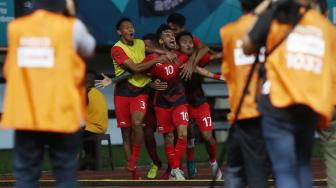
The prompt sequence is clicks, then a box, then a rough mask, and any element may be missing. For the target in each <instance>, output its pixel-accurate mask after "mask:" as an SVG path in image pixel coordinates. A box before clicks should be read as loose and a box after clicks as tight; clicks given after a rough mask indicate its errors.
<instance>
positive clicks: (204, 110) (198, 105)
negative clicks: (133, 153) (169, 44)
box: [176, 31, 222, 179]
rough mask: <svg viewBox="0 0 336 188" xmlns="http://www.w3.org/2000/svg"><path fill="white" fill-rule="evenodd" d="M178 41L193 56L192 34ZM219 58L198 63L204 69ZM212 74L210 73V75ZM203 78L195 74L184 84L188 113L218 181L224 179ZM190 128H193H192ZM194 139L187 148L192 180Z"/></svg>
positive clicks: (179, 36)
mask: <svg viewBox="0 0 336 188" xmlns="http://www.w3.org/2000/svg"><path fill="white" fill-rule="evenodd" d="M176 41H177V43H178V46H179V50H180V51H181V52H182V53H183V54H186V55H188V56H189V58H190V56H192V55H193V52H194V51H195V48H194V43H193V36H192V34H191V33H189V32H186V31H182V32H180V33H179V34H177V36H176ZM214 58H217V57H216V55H211V54H209V53H207V54H206V55H204V57H203V58H202V59H201V61H200V62H199V63H198V66H200V67H204V66H206V65H207V64H208V63H209V61H211V60H213V59H214ZM208 74H210V72H209V73H208ZM212 76H213V78H214V79H217V80H219V79H220V77H221V75H217V74H213V75H212ZM202 82H203V76H201V75H200V74H193V75H192V77H191V79H190V80H188V81H185V82H184V86H185V89H186V96H187V100H188V104H189V105H188V113H189V117H190V119H193V120H194V121H195V123H196V125H197V126H198V128H199V130H200V132H201V135H202V138H203V139H204V141H205V143H206V150H207V152H208V155H209V163H210V165H211V169H212V176H213V177H214V178H216V179H221V178H222V173H221V170H220V169H219V167H218V164H217V161H216V141H215V139H214V137H213V135H212V130H213V126H212V119H211V113H210V107H209V104H208V102H207V99H206V97H205V95H204V91H203V89H202ZM189 128H192V127H191V126H190V127H189ZM194 146H195V144H194V139H192V138H191V139H188V146H187V167H188V176H189V177H190V178H192V177H195V176H196V165H195V161H194Z"/></svg>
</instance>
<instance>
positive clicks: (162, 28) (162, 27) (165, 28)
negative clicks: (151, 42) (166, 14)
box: [156, 24, 170, 38]
mask: <svg viewBox="0 0 336 188" xmlns="http://www.w3.org/2000/svg"><path fill="white" fill-rule="evenodd" d="M168 30H170V28H169V27H168V25H166V24H161V25H160V26H159V28H158V29H157V30H156V36H157V37H158V38H160V37H161V35H162V33H164V32H165V31H168Z"/></svg>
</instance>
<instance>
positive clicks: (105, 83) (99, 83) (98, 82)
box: [95, 73, 112, 89]
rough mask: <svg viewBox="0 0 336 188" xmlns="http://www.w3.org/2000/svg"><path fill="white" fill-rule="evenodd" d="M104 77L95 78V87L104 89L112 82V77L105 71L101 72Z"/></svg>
mask: <svg viewBox="0 0 336 188" xmlns="http://www.w3.org/2000/svg"><path fill="white" fill-rule="evenodd" d="M101 75H102V77H103V78H104V79H102V80H95V87H96V88H102V89H104V88H105V87H106V86H108V85H110V84H112V79H111V78H109V77H108V76H106V75H105V74H104V73H101Z"/></svg>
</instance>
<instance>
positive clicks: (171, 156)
mask: <svg viewBox="0 0 336 188" xmlns="http://www.w3.org/2000/svg"><path fill="white" fill-rule="evenodd" d="M164 149H165V153H166V157H167V161H168V164H169V166H170V167H171V168H178V165H177V166H176V160H175V158H176V156H175V149H174V144H170V145H166V146H165V148H164Z"/></svg>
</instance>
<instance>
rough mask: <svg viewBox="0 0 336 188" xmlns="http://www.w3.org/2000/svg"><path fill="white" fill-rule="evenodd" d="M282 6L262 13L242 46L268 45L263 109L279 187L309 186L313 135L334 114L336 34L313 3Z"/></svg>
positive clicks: (251, 50) (264, 128) (282, 3)
mask: <svg viewBox="0 0 336 188" xmlns="http://www.w3.org/2000/svg"><path fill="white" fill-rule="evenodd" d="M319 2H320V1H319ZM278 3H279V4H273V5H272V7H273V8H271V9H268V10H266V11H264V12H263V13H261V14H260V15H259V19H258V21H257V22H256V24H255V25H254V27H253V29H252V30H251V31H250V33H249V34H248V35H246V36H245V37H244V38H243V41H244V43H243V48H244V52H246V53H248V54H250V53H255V52H256V51H257V50H256V49H258V48H259V47H260V46H263V45H265V47H266V53H267V54H268V55H267V59H266V63H265V70H266V75H265V82H264V84H263V87H262V89H261V90H262V91H261V96H260V99H259V110H260V112H261V113H262V114H263V116H262V131H263V135H264V138H265V141H266V146H267V149H268V152H269V155H270V159H271V162H272V168H273V172H274V175H275V179H276V187H277V188H288V187H291V188H308V187H309V188H310V187H312V175H311V169H310V160H311V152H312V147H313V142H314V131H315V129H316V127H317V126H319V127H321V128H323V127H327V125H328V122H329V121H330V119H331V117H332V114H333V107H334V100H333V98H334V92H333V85H334V80H335V70H334V69H335V58H336V57H335V53H334V50H335V44H336V43H335V42H336V41H335V38H334V31H335V30H334V28H333V26H332V24H331V23H330V22H329V21H328V20H327V19H326V18H325V17H324V16H323V15H322V14H321V13H320V12H319V11H317V10H313V9H308V8H307V5H309V3H310V1H308V0H300V1H280V2H278ZM274 6H275V7H274Z"/></svg>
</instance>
